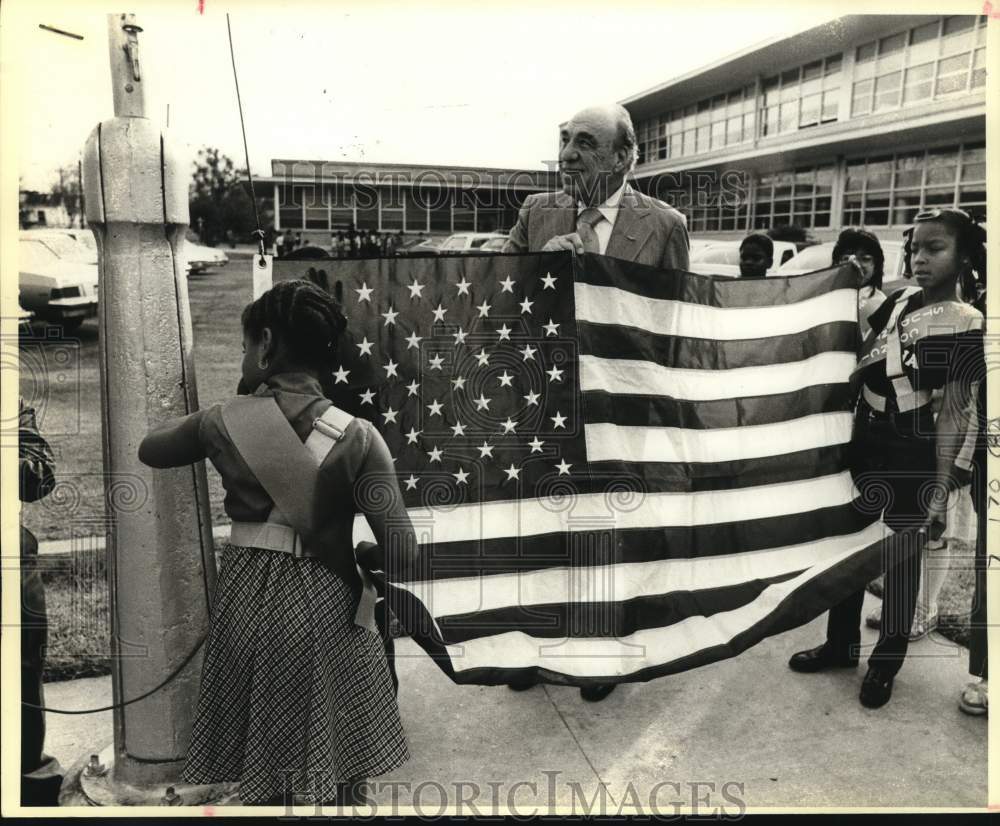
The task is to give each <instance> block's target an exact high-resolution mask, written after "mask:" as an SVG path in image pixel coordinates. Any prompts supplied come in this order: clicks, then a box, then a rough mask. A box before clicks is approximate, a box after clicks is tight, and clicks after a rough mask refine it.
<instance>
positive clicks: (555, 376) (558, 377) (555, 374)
mask: <svg viewBox="0 0 1000 826" xmlns="http://www.w3.org/2000/svg"><path fill="white" fill-rule="evenodd" d="M562 374H563V371H562V370H560V369H559V368H558V367H556V366H555V365H553V366H552V369H551V370H546V371H545V375H547V376H548V377H549V381H562Z"/></svg>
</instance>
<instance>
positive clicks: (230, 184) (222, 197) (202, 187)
mask: <svg viewBox="0 0 1000 826" xmlns="http://www.w3.org/2000/svg"><path fill="white" fill-rule="evenodd" d="M245 179H246V170H245V169H237V167H236V165H235V164H234V163H233V161H232V159H231V158H229V157H227V156H226V155H223V154H222V153H221V152H220V151H219V150H218V149H216V148H214V147H210V146H205V147H202V148H201V149H200V150H198V157H197V160H195V162H194V176H193V179H192V181H191V194H190V209H191V225H192V226H193V227H195V228H196V229H198V232H199V234H200V235H201V240H202V243H204V244H209V245H211V246H214V245H215V244H217V243H218V242H219V241H221V240H223V239H224V238H225V237H226V232H227V231H232V233H233V235H234V236H235V237H236V238H239V239H246V238H247V236H249V234H250V233H251V232H252V231H253V230H254V229H255V227H254V217H253V202H252V201H251V200H250V196H249V195H248V194H247V192H246V189H244V187H243V181H244V180H245Z"/></svg>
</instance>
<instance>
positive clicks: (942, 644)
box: [46, 595, 987, 815]
mask: <svg viewBox="0 0 1000 826" xmlns="http://www.w3.org/2000/svg"><path fill="white" fill-rule="evenodd" d="M877 602H878V600H877V599H876V598H875V597H872V596H871V595H869V596H868V597H867V599H866V605H865V612H866V613H867V611H868V610H869V609H870V608H872V607H873V606H875V605H876V604H877ZM825 622H826V618H825V615H824V616H823V617H820V618H819V619H817V620H815V621H814V622H812V623H810V624H809V625H807V626H804V627H802V628H798V629H795V630H793V631H790V632H788V633H786V634H783V635H781V636H779V637H776V638H772V639H769V640H766V641H765V642H763V643H762V644H760V645H758V646H756V647H755V648H752V649H751V650H749V651H747V652H746V653H744V654H742V655H741V656H739V657H737V658H734V659H730V660H726V661H724V662H721V663H718V664H716V665H712V666H707V667H704V668H700V669H696V670H694V671H689V672H686V673H684V674H679V675H676V676H673V677H666V678H663V679H659V680H654V681H652V682H649V683H641V684H629V685H624V686H620V687H619V688H618V689H617V690H616V691H615V692H614V693H613V694H612V695H611V696H610V697H608V698H607V699H606V700H604V701H603V702H601V703H586V702H583V701H582V700H581V699H580V693H579V691H578V690H576V689H572V688H565V687H557V686H544V687H537V688H534V689H531V690H529V691H526V692H520V693H517V692H513V691H510V690H508V689H507V688H505V687H483V686H456V685H454V684H453V683H452V682H451V681H450V680H449V679H448V678H447V677H445V676H444V675H443V674H442V673H441V672H440V671H439V670H438V669H437V667H436V666H435V665H434V664H433V663H432V662H431V661H430V660H429V659H428V658H427V657H426V656H424V655H423V653H422V652H421V651H420V650H419V649H418V648H417V647H416V645H415V644H413V643H412V642H411V641H410V640H398V641H397V657H398V659H397V666H398V671H399V677H400V684H401V688H400V698H399V701H400V707H401V709H402V714H403V720H404V723H405V726H406V731H407V737H408V740H409V745H410V752H411V754H412V758H411V760H410V761H409V762H408V763H407V764H406V765H404V766H403V767H401V768H400V769H398V770H397V771H395V772H393V773H392V774H391V775H386V776H383V777H381V778H377V781H378V782H379V785H377V786H376V787H375V790H374V795H373V797H374V799H375V800H376V801H377V802H378V803H380V804H381V805H385V806H390V805H392V803H393V800H394V799H395V800H396V801H397V802H398V803H399V804H400V805H403V806H406V805H411V804H414V803H416V804H419V805H420V806H421V807H422V810H423V812H424V813H426V814H437V813H439V812H440V809H441V801H442V797H443V796H446V797H447V802H448V805H450V806H458V805H460V801H462V800H464V801H465V803H464V808H463V813H465V814H475V813H476V812H479V813H481V814H489V813H490V809H491V805H492V804H493V803H494V801H495V802H498V803H499V804H500V805H501V806H503V805H511V804H513V805H514V806H516V807H517V811H518V812H520V813H522V814H531V813H532V812H537V813H544V812H545V811H546V810H547V809H548V808H549V806H550V805H559V806H571V805H574V804H575V805H576V806H577V807H579V806H581V805H583V806H587V805H590V804H592V803H593V802H595V801H596V802H597V805H600V801H601V799H602V797H601V792H600V789H601V784H605V795H604V798H603V800H604V804H603V806H604V808H605V809H606V810H607V809H610V810H611V811H612V812H617V811H619V808H620V807H621V806H623V805H626V806H627V805H629V804H631V805H636V804H638V805H642V806H643V807H645V809H644V810H645V811H646V812H647V813H651V812H652V809H651V808H650V801H651V800H652V801H654V802H655V804H656V806H657V810H658V811H659V813H661V814H673V813H675V812H676V811H677V809H676V808H675V807H676V806H687V807H691V806H692V805H696V806H698V808H697V812H699V813H704V814H709V813H712V812H713V811H716V812H721V813H725V814H728V815H734V814H738V813H740V806H741V804H742V805H745V806H746V807H752V808H759V807H771V806H773V807H795V808H802V807H807V806H808V807H819V806H825V807H830V806H837V807H915V806H920V807H949V808H955V807H977V808H981V807H985V806H986V804H987V725H986V720H985V719H984V718H972V717H968V716H966V715H965V714H963V713H962V712H961V711H959V709H958V706H957V703H956V700H957V696H958V692H959V691H960V689H961V687H962V686H963V685H964V684H965V683H966V682H967V681H968V680H969V679H970V678H969V677H968V675H967V673H966V671H967V668H966V667H967V663H968V651H967V650H966V649H965V648H962V647H960V646H956V645H954V644H953V643H951V642H949V641H947V640H945V639H944V638H943V637H940V636H937V635H936V634H932V635H931V636H930V637H929V638H927V639H924V640H922V641H920V642H917V643H914V644H913V645H912V646H911V648H910V654H909V657H908V659H907V662H906V664H905V666H904V667H903V670H902V671H901V672H900V675H899V676H898V677H897V679H896V685H895V690H894V693H893V698H892V700H891V701H890V703H889V705H887V706H885V707H884V708H882V709H878V710H874V711H873V710H869V709H865V708H863V707H862V706H861V705H860V704H859V703H858V700H857V695H858V689H859V687H860V684H861V679H862V677H863V676H864V665H863V664H862V666H860V667H859V668H858V670H857V671H856V672H854V671H850V672H843V671H841V672H836V673H829V674H813V675H801V674H795V673H793V672H791V671H790V670H789V669H788V667H787V665H786V663H787V660H788V657H789V655H790V654H791V653H792V652H794V651H797V650H799V649H801V648H806V647H811V646H812V645H816V644H818V643H819V642H820V641H821V640H822V638H823V634H824V630H825ZM874 641H875V634H874V632H871V631H869V630H867V629H865V631H864V642H865V643H866V644H868V645H871V644H873V643H874ZM46 701H47V703H48V705H50V706H52V707H56V708H86V707H95V706H102V705H106V704H108V703H110V702H111V686H110V678H107V677H103V678H97V679H86V680H76V681H72V682H64V683H51V684H49V685H47V686H46ZM47 725H48V734H47V740H46V750H47V751H49V752H50V753H51V754H54V755H55V756H56V757H57V758H58V759H59V760H60V762H62V764H63V765H64V766H67V767H68V766H70V765H72V764H73V762H74V761H75V760H77V759H79V758H80V757H81V756H83V755H86V754H88V753H90V752H92V751H94V752H96V751H100V750H101V749H102V748H103V747H104V746H106V745H107V744H108V743H109V742H110V740H111V736H112V734H111V714H110V712H104V713H101V714H96V715H91V716H64V715H52V714H50V715H48V718H47ZM518 783H521V784H522V785H520V786H518V785H516V784H518ZM525 784H528V785H525ZM531 784H534V787H532V785H531ZM699 800H700V801H701V802H700V803H697V802H696V801H699ZM626 811H627V810H626ZM595 812H596V809H595Z"/></svg>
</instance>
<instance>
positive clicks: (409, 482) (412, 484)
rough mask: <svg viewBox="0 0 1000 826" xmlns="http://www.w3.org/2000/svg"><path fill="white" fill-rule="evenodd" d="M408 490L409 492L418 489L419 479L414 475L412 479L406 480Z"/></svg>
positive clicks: (411, 476) (411, 475)
mask: <svg viewBox="0 0 1000 826" xmlns="http://www.w3.org/2000/svg"><path fill="white" fill-rule="evenodd" d="M406 489H407V490H416V489H417V477H416V476H414V475H413V474H412V473H411V474H410V478H409V479H407V480H406Z"/></svg>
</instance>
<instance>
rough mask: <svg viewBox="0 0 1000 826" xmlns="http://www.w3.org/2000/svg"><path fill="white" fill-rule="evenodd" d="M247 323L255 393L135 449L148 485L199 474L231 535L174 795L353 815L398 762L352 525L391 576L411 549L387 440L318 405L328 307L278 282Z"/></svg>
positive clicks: (329, 337)
mask: <svg viewBox="0 0 1000 826" xmlns="http://www.w3.org/2000/svg"><path fill="white" fill-rule="evenodd" d="M242 323H243V347H244V356H243V364H242V373H243V385H244V386H245V387H247V388H254V391H253V394H252V395H247V396H238V397H237V398H235V399H233V400H231V401H229V402H227V403H225V404H221V405H215V406H213V407H210V408H208V409H206V410H200V411H198V412H196V413H192V414H191V415H189V416H184V417H181V418H179V419H175V420H172V421H169V422H167V423H166V424H164V425H163V426H161V427H159V428H157V429H156V430H154V431H153V432H151V433H150V434H149V435H147V436H146V438H145V439H144V440H143V441H142V444H141V445H140V447H139V458H140V459H141V460H142V461H143V462H145V463H146V464H148V465H150V466H152V467H156V468H168V467H178V466H181V465H186V464H190V463H192V462H197V461H200V460H201V459H204V458H206V457H207V458H209V459H210V460H211V461H212V464H213V465H214V466H215V467H216V469H217V470H218V471H219V473H220V475H221V476H222V480H223V485H224V486H225V488H226V499H225V509H226V513H227V514H228V515H229V516H230V517H231V518H232V520H233V525H232V532H231V537H230V541H229V544H228V545H227V546H226V548H225V550H224V553H223V559H222V566H221V570H220V573H219V579H218V584H217V586H216V592H215V598H214V602H213V606H212V618H211V630H210V633H209V637H208V643H207V648H206V653H205V659H204V666H203V676H202V683H201V693H200V696H199V698H198V708H197V712H196V716H195V721H194V727H193V732H192V740H191V747H190V750H189V753H188V758H187V764H186V766H185V769H184V774H183V779H184V780H185V781H186V782H188V783H197V784H202V783H222V782H233V781H236V780H238V781H240V796H241V798H242V800H243V802H244V803H248V804H272V805H282V804H284V803H287V802H291V798H290V795H291V793H293V792H304V793H306V796H307V797H309V798H310V799H311V802H312V801H315V802H328V801H330V800H335V801H336V803H337V804H338V805H341V804H345V805H349V804H355V805H356V804H358V803H360V802H363V801H364V792H363V784H364V782H365V780H366V779H367V778H368V777H371V776H373V775H378V774H383V773H385V772H388V771H391V770H393V769H395V768H397V767H398V766H400V765H402V763H404V762H405V761H406V760H407V758H408V752H407V746H406V741H405V739H404V736H403V728H402V723H401V721H400V717H399V708H398V706H397V705H396V699H395V694H394V692H393V685H392V681H391V679H390V675H389V670H388V667H387V665H386V657H385V651H384V650H383V647H382V642H381V640H380V638H379V635H378V632H377V629H376V627H375V623H374V617H373V616H372V608H373V606H374V598H373V597H374V595H373V593H372V592H371V590H370V588H369V587H368V586H367V583H366V576H365V574H364V572H363V571H362V570H361V569H360V568H359V567H358V565H357V562H356V559H355V554H354V549H353V543H352V529H353V525H354V517H355V514H356V513H358V512H359V511H360V512H362V513H364V514H365V515H366V516H367V518H368V521H369V524H370V525H371V528H372V530H373V532H374V535H375V538H376V540H377V541H378V543H379V546H380V547H381V548H387V549H391V554H390V557H389V558H388V559H387V560H385V566H386V572H387V574H388V573H389V572H390V571H393V572H395V573H398V572H400V571H402V570H404V569H406V568H407V567H408V566H409V565H411V564H413V563H414V562H415V559H416V537H415V535H414V534H413V529H412V526H411V525H410V521H409V517H408V516H407V513H406V509H405V507H404V506H403V504H402V502H403V499H402V495H401V494H400V492H399V486H398V484H397V482H396V477H395V473H394V470H393V464H392V458H391V456H390V455H389V450H388V448H387V447H386V445H385V442H384V441H383V439H382V436H381V435H380V434H379V433H378V431H377V430H376V429H375V428H374V426H373V425H372V424H371V423H370V422H368V421H366V420H364V419H360V418H353V417H351V416H350V415H349V414H347V413H344V412H343V411H340V410H338V409H337V408H335V407H333V405H332V403H331V402H330V401H329V400H328V399H326V398H325V397H324V396H323V392H322V390H321V387H320V381H319V376H320V374H321V373H322V372H324V371H326V372H329V370H330V369H331V362H332V361H333V360H334V359H335V358H336V353H337V348H338V343H339V339H340V337H341V335H342V334H343V333H344V331H345V329H346V326H347V322H346V320H345V319H344V317H343V315H341V312H340V309H339V307H338V305H337V304H336V302H335V301H334V299H333V298H332V297H331V296H330V295H329V294H328V293H326V292H325V291H323V290H321V289H319V288H318V287H317V286H315V285H314V284H311V283H310V282H308V281H303V280H299V281H285V282H281V283H279V284H277V285H275V286H274V287H273V288H272V289H270V290H268V291H267V292H266V293H265V294H264V295H262V296H261V297H260V298H258V299H257V300H256V301H254V302H253V303H252V304H250V305H249V306H247V308H246V309H245V310H244V311H243V318H242ZM390 526H391V527H390Z"/></svg>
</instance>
